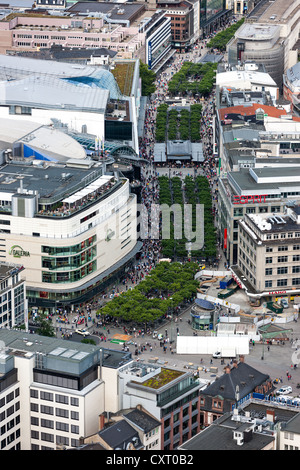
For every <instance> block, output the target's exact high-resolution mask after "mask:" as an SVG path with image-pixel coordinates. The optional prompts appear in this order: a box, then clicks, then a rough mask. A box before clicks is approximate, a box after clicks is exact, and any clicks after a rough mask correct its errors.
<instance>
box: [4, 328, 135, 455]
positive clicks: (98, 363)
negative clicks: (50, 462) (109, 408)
mask: <svg viewBox="0 0 300 470" xmlns="http://www.w3.org/2000/svg"><path fill="white" fill-rule="evenodd" d="M0 341H1V354H0V371H1V374H0V375H1V377H0V425H1V434H0V442H1V444H0V446H1V450H13V449H14V450H63V449H70V448H74V447H78V446H79V445H80V438H83V437H85V436H89V435H92V434H95V433H96V432H97V431H98V430H99V416H100V415H101V414H102V413H103V412H104V410H105V383H104V380H103V379H102V372H103V370H104V369H111V368H114V367H116V366H117V365H118V364H119V363H120V362H121V363H122V364H123V365H124V363H126V362H130V361H131V355H130V354H128V353H123V352H119V351H113V350H101V349H98V348H94V347H92V346H91V345H84V344H82V343H76V344H75V343H73V346H72V347H70V343H67V342H66V340H61V339H57V338H49V337H45V336H38V335H34V334H31V335H29V336H27V337H26V336H24V332H21V331H13V330H10V331H9V330H4V329H1V330H0ZM107 388H109V385H108V384H107Z"/></svg>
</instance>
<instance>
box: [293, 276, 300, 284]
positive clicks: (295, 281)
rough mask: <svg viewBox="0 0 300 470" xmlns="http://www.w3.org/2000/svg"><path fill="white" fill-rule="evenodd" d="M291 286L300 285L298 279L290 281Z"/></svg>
mask: <svg viewBox="0 0 300 470" xmlns="http://www.w3.org/2000/svg"><path fill="white" fill-rule="evenodd" d="M292 285H293V286H299V285H300V277H294V278H293V279H292Z"/></svg>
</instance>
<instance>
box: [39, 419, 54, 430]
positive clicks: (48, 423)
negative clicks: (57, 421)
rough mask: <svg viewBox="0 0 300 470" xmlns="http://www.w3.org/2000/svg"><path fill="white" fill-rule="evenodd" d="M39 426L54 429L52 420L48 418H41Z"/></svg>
mask: <svg viewBox="0 0 300 470" xmlns="http://www.w3.org/2000/svg"><path fill="white" fill-rule="evenodd" d="M41 426H42V427H43V428H49V429H54V421H52V420H50V419H41Z"/></svg>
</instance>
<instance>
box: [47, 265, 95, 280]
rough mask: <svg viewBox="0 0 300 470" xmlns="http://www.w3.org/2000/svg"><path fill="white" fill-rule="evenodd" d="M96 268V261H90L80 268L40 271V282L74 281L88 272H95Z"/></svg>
mask: <svg viewBox="0 0 300 470" xmlns="http://www.w3.org/2000/svg"><path fill="white" fill-rule="evenodd" d="M96 269H97V263H96V261H92V262H91V263H89V264H87V265H86V266H83V267H82V268H80V269H76V270H74V271H63V272H53V273H52V272H45V271H43V272H42V282H47V283H54V284H58V283H65V282H76V281H79V280H81V279H83V278H84V277H86V276H88V275H89V274H91V273H93V272H95V271H96Z"/></svg>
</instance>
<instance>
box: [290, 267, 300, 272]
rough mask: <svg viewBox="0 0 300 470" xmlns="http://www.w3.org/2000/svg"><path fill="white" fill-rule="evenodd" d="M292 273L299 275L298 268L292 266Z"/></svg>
mask: <svg viewBox="0 0 300 470" xmlns="http://www.w3.org/2000/svg"><path fill="white" fill-rule="evenodd" d="M292 273H300V266H293V268H292Z"/></svg>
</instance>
